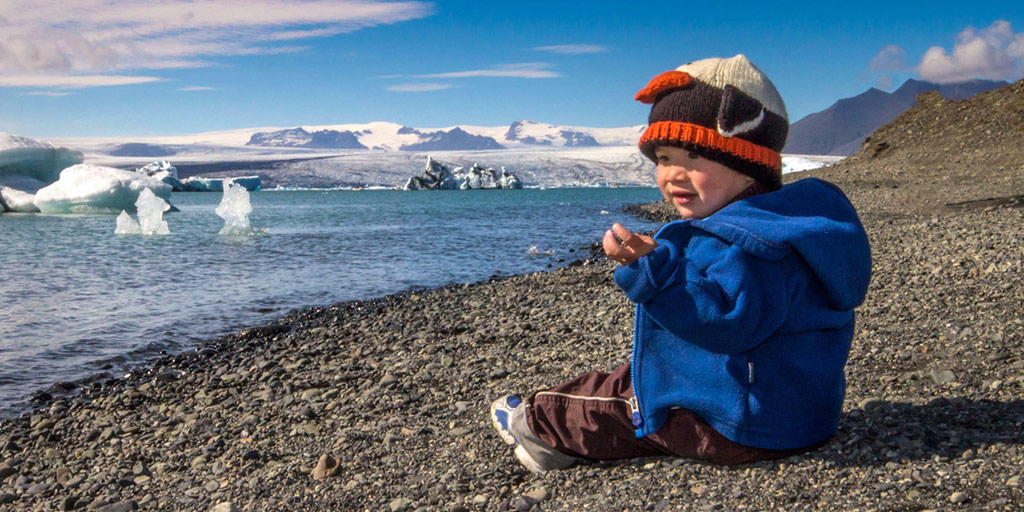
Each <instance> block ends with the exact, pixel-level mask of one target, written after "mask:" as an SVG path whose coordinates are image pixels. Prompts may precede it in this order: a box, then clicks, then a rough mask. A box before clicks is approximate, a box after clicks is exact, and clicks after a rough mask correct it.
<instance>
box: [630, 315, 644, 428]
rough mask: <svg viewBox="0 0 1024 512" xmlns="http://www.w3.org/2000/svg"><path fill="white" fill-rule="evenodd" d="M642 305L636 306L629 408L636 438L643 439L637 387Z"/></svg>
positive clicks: (642, 421) (642, 424)
mask: <svg viewBox="0 0 1024 512" xmlns="http://www.w3.org/2000/svg"><path fill="white" fill-rule="evenodd" d="M641 313H642V312H641V311H640V305H639V304H637V305H636V313H634V315H633V317H634V318H633V360H632V361H631V362H630V366H629V378H630V380H632V381H633V398H630V399H629V407H630V409H632V412H633V418H632V420H633V428H635V429H636V436H637V437H642V436H643V434H642V432H641V429H642V427H643V426H644V417H643V415H642V414H641V413H640V398H639V396H640V388H639V387H637V383H638V382H639V381H638V380H637V378H636V362H637V360H638V359H640V334H641V333H640V315H641Z"/></svg>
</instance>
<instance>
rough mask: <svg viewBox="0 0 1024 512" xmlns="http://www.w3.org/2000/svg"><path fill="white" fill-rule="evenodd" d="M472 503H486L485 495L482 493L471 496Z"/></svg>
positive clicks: (479, 504)
mask: <svg viewBox="0 0 1024 512" xmlns="http://www.w3.org/2000/svg"><path fill="white" fill-rule="evenodd" d="M473 504H474V505H478V506H483V505H486V504H487V496H486V495H484V494H477V495H476V496H473Z"/></svg>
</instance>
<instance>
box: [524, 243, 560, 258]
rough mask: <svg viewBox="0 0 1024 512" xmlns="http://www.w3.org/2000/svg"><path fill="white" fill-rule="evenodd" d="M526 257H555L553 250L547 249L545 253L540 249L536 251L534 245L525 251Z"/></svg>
mask: <svg viewBox="0 0 1024 512" xmlns="http://www.w3.org/2000/svg"><path fill="white" fill-rule="evenodd" d="M526 255H528V256H540V255H545V256H554V255H555V250H554V249H548V250H546V251H542V250H540V249H537V246H536V245H531V246H530V248H529V249H527V250H526Z"/></svg>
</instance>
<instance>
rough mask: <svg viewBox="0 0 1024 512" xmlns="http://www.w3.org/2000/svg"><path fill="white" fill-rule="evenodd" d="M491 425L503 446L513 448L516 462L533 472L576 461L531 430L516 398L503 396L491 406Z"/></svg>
mask: <svg viewBox="0 0 1024 512" xmlns="http://www.w3.org/2000/svg"><path fill="white" fill-rule="evenodd" d="M491 424H492V425H494V430H497V431H498V435H499V436H500V437H501V440H502V441H505V444H508V445H509V446H514V447H515V450H514V453H515V456H516V459H519V463H520V464H522V465H523V466H525V467H526V469H528V470H530V471H531V472H533V473H544V472H546V471H549V470H552V469H563V468H567V467H569V466H571V465H572V464H573V463H574V462H576V457H573V456H571V455H566V454H564V453H562V452H559V451H557V450H555V449H554V448H551V447H550V446H548V445H546V444H545V443H544V441H541V439H540V438H539V437H537V435H536V434H534V433H533V432H532V431H531V430H530V427H529V426H528V425H527V424H526V409H525V407H524V405H523V399H522V398H520V397H519V395H505V396H503V397H501V398H499V399H497V400H495V401H494V403H492V404H491Z"/></svg>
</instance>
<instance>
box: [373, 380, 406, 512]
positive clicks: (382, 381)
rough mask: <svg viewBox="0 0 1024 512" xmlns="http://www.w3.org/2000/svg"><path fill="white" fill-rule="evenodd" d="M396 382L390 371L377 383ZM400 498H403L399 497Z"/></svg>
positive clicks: (386, 384)
mask: <svg viewBox="0 0 1024 512" xmlns="http://www.w3.org/2000/svg"><path fill="white" fill-rule="evenodd" d="M396 382H398V377H395V376H394V375H392V374H390V373H388V374H386V375H384V377H383V378H381V379H380V382H378V383H377V384H378V385H380V386H381V387H384V386H390V385H392V384H394V383H396ZM399 499H401V498H399Z"/></svg>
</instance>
